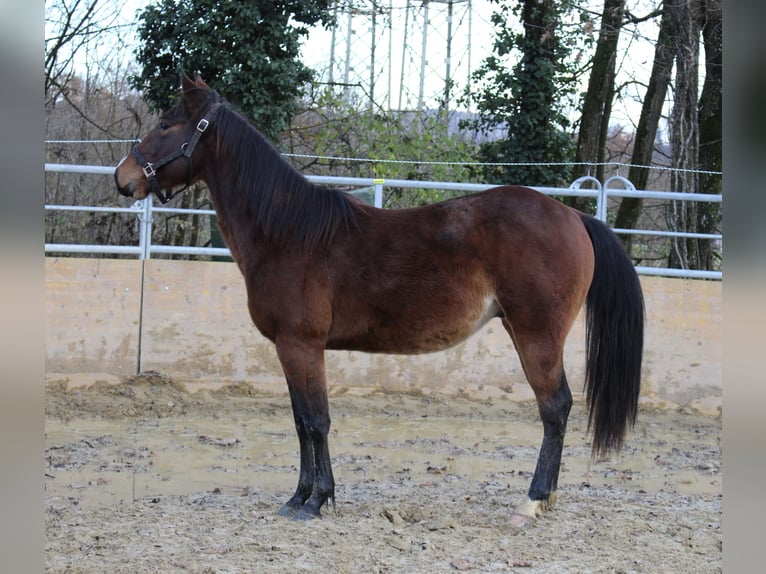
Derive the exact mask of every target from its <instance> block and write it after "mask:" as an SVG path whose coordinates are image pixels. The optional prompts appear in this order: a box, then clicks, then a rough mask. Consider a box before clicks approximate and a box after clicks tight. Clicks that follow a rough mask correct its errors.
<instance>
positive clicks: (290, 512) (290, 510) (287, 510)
mask: <svg viewBox="0 0 766 574" xmlns="http://www.w3.org/2000/svg"><path fill="white" fill-rule="evenodd" d="M299 510H300V508H299V507H296V506H293V505H291V504H285V505H284V506H282V508H280V509H279V510H278V511H277V516H284V517H285V518H293V517H294V516H295V515H296V514H297V513H298V511H299Z"/></svg>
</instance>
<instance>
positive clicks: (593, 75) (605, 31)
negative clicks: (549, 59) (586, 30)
mask: <svg viewBox="0 0 766 574" xmlns="http://www.w3.org/2000/svg"><path fill="white" fill-rule="evenodd" d="M624 12H625V0H605V2H604V11H603V14H602V16H601V30H600V31H599V35H598V41H597V43H596V52H595V54H594V56H593V62H592V65H591V71H590V76H589V80H588V90H587V91H586V92H585V98H584V100H583V105H582V115H581V116H580V130H579V133H578V136H577V151H576V153H575V161H576V162H577V163H578V164H587V163H598V164H603V162H604V152H605V150H606V138H607V134H608V132H609V119H610V116H611V110H612V100H613V99H614V75H615V62H616V60H617V42H618V40H619V37H620V30H621V29H622V24H623V14H624ZM587 170H588V166H587V165H578V166H575V168H574V172H573V174H572V176H573V177H575V178H576V177H580V176H583V175H586V171H587ZM593 175H595V177H596V178H598V179H599V180H600V181H604V166H603V165H598V166H597V167H596V170H595V173H594V174H593ZM582 203H584V204H587V203H588V202H587V201H586V202H582ZM581 207H582V206H581Z"/></svg>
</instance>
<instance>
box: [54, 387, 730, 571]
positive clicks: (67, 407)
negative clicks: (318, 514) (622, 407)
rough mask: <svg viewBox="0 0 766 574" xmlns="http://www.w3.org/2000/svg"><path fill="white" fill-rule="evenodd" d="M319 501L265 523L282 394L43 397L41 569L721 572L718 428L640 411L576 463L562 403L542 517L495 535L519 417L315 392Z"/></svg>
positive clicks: (449, 401)
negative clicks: (607, 444)
mask: <svg viewBox="0 0 766 574" xmlns="http://www.w3.org/2000/svg"><path fill="white" fill-rule="evenodd" d="M330 408H331V415H332V417H333V427H332V435H331V443H330V449H331V455H332V458H333V464H334V472H335V480H336V506H335V508H334V509H333V508H332V507H331V506H330V507H325V508H324V509H323V516H324V518H323V519H322V520H315V521H311V522H307V523H299V522H292V521H289V520H286V519H283V518H281V517H277V516H276V515H275V513H276V511H277V510H278V509H279V507H280V506H281V504H282V503H283V502H285V501H286V500H287V498H288V497H289V496H290V495H291V494H292V492H293V490H294V488H295V485H296V484H297V480H298V470H297V465H298V441H297V438H296V436H295V432H294V428H293V422H292V414H291V412H290V406H289V399H288V398H287V395H286V394H285V395H268V394H264V393H261V392H258V391H256V390H255V389H254V388H253V387H251V386H249V385H246V384H238V385H229V386H226V387H223V388H221V389H219V390H217V391H211V390H200V391H197V392H195V393H190V392H188V391H187V390H186V388H185V387H183V386H182V385H179V384H176V383H174V382H173V381H172V380H171V379H170V378H169V377H168V376H166V375H164V374H161V373H157V372H149V373H145V374H143V375H140V376H137V377H132V378H127V379H125V380H123V381H122V382H121V383H120V384H117V385H115V384H107V383H96V384H94V385H91V386H89V387H87V388H68V387H67V385H66V383H65V382H64V381H58V382H57V381H50V382H49V383H48V385H47V392H46V451H45V462H46V481H45V482H46V498H45V500H46V535H47V539H46V571H47V572H78V573H89V572H93V573H96V572H98V573H103V572H114V573H118V572H125V573H131V574H138V573H150V572H151V573H155V572H195V573H203V572H211V573H212V572H216V573H224V572H226V573H233V572H261V573H283V572H328V573H329V572H332V573H338V574H341V573H346V572H348V573H352V572H364V573H368V572H370V573H377V572H379V573H384V572H385V573H415V572H417V573H421V574H428V573H442V572H456V571H472V572H524V573H527V572H528V573H541V574H542V573H572V572H623V573H629V572H647V573H650V572H651V573H657V572H673V573H686V572H688V573H690V574H691V573H694V574H700V573H705V572H721V570H722V528H721V520H722V519H721V503H722V484H721V463H722V455H721V419H720V417H712V416H703V415H700V414H696V413H693V412H691V411H686V410H685V409H681V410H680V411H679V410H673V411H668V410H655V409H651V410H650V409H647V408H642V410H641V412H640V414H639V420H638V422H637V425H636V428H635V429H634V430H633V431H632V432H631V433H630V434H629V435H628V438H627V443H626V447H625V449H624V450H623V452H622V453H621V454H620V455H619V456H618V457H616V458H613V459H609V460H604V461H598V462H591V460H590V446H589V437H588V436H587V435H586V421H587V419H586V413H585V409H584V406H583V403H582V401H581V400H578V401H576V402H575V406H574V408H573V410H572V415H571V417H570V422H569V427H568V433H567V441H566V445H565V449H564V457H563V463H562V471H561V477H560V479H559V492H558V503H557V506H556V507H555V508H554V509H553V510H552V511H551V512H549V513H548V514H546V515H545V516H544V517H543V518H542V519H540V520H538V521H537V523H536V524H535V525H534V526H532V527H531V528H527V529H524V530H521V531H518V530H515V529H514V528H512V527H511V526H510V525H509V521H508V519H509V516H510V513H511V511H512V509H513V507H514V506H515V504H517V503H518V502H520V501H521V500H523V499H524V497H525V495H526V491H527V488H528V487H529V482H530V480H531V476H532V471H533V470H534V464H535V461H536V457H537V450H538V447H539V443H540V440H541V438H542V425H541V423H540V422H539V419H538V416H537V410H536V406H535V405H534V403H516V402H511V401H508V400H503V399H502V398H500V399H492V400H485V401H477V400H470V399H466V398H453V397H449V396H446V395H439V394H434V395H430V396H427V395H417V394H412V393H410V394H405V393H376V394H370V395H368V396H361V397H360V396H354V397H351V396H344V395H343V394H337V393H336V396H332V397H331V402H330Z"/></svg>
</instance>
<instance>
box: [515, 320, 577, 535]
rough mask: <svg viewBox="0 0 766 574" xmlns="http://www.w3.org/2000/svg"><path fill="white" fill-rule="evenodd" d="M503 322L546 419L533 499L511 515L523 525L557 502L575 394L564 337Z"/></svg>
mask: <svg viewBox="0 0 766 574" xmlns="http://www.w3.org/2000/svg"><path fill="white" fill-rule="evenodd" d="M503 323H504V325H505V327H506V329H507V330H508V332H509V333H510V334H511V337H512V338H513V341H514V344H515V346H516V350H517V352H518V354H519V357H520V358H521V363H522V366H523V368H524V373H525V374H526V376H527V380H528V381H529V384H530V386H531V387H532V389H533V390H534V392H535V398H536V399H537V406H538V410H539V412H540V418H541V419H542V421H543V441H542V445H541V446H540V452H539V454H538V458H537V466H536V468H535V474H534V476H533V478H532V484H531V485H530V487H529V499H528V500H527V501H525V502H524V503H522V504H520V505H519V506H517V507H516V509H515V510H514V513H513V516H512V517H511V523H512V524H514V525H516V526H519V527H523V526H526V525H527V524H528V523H529V522H530V521H531V520H533V519H535V518H538V517H539V516H541V515H542V514H543V513H544V512H545V511H546V510H548V509H549V508H551V507H552V506H553V505H554V504H555V502H556V488H557V486H558V477H559V468H560V466H561V452H562V450H563V448H564V434H565V433H566V426H567V419H568V417H569V411H570V409H571V407H572V394H571V392H570V391H569V385H568V384H567V380H566V375H565V374H564V367H563V337H556V336H555V335H554V337H553V339H551V338H550V336H551V335H552V333H551V332H550V331H548V333H547V336H546V337H543V336H541V335H539V334H538V333H545V332H546V331H545V330H542V331H538V330H536V331H535V333H534V334H531V333H530V332H524V331H523V330H518V329H516V330H514V329H513V328H512V326H511V325H510V323H509V322H508V321H507V320H505V319H504V320H503Z"/></svg>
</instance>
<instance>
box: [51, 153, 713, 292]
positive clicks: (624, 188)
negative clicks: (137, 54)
mask: <svg viewBox="0 0 766 574" xmlns="http://www.w3.org/2000/svg"><path fill="white" fill-rule="evenodd" d="M45 171H46V172H59V173H79V174H91V175H107V176H110V177H111V176H112V175H113V173H114V167H109V166H94V165H74V164H56V163H46V164H45ZM306 177H307V179H308V180H309V181H311V182H313V183H316V184H319V185H334V186H350V187H354V188H356V191H354V192H352V193H357V194H371V195H372V202H371V203H373V204H374V205H375V206H376V207H382V205H383V188H384V187H386V188H401V189H437V190H442V191H462V192H468V193H475V192H478V191H483V190H485V189H489V188H491V187H495V185H494V184H476V183H456V182H441V181H413V180H404V179H379V178H360V177H332V176H306ZM585 186H592V188H586V187H585ZM531 187H533V189H536V190H537V191H540V192H542V193H545V194H547V195H558V196H569V197H586V198H593V199H595V200H596V213H595V216H596V217H597V218H598V219H600V220H601V221H604V222H606V221H607V215H608V213H607V210H608V207H609V201H608V200H609V199H610V198H625V197H630V198H641V199H657V200H673V201H684V202H685V201H699V202H713V203H721V202H722V196H721V195H720V194H718V195H713V194H703V193H679V192H668V191H649V190H637V189H636V188H635V186H634V185H633V183H632V182H630V181H629V180H628V179H626V178H624V177H621V176H613V177H610V178H609V179H607V180H606V181H605V182H604V183H603V184H602V183H601V182H600V181H599V180H598V179H596V178H594V177H591V176H585V177H581V178H579V179H577V180H575V181H574V182H572V184H571V185H570V186H569V187H566V188H558V187H537V186H531ZM45 210H46V211H84V212H112V213H134V214H135V215H136V216H137V218H138V221H139V225H140V227H139V229H140V232H139V241H138V245H84V244H62V243H46V244H45V252H46V253H97V254H115V255H117V254H119V255H135V256H137V257H138V258H140V259H149V258H151V256H152V255H153V254H160V253H164V254H174V255H204V256H230V255H231V252H230V251H229V250H228V249H226V248H219V247H194V246H177V245H158V244H153V243H152V225H153V223H154V218H153V215H154V214H169V213H186V214H198V215H212V214H214V213H215V211H213V210H209V209H181V208H173V207H155V206H154V203H153V198H152V196H149V197H147V198H146V199H144V200H141V201H136V202H135V203H134V204H133V205H132V206H131V207H117V206H115V207H103V206H101V207H97V206H79V205H46V206H45ZM614 231H615V233H618V234H632V235H640V236H659V237H677V238H693V239H707V240H711V241H722V240H723V236H722V235H721V234H719V233H692V232H680V231H671V230H649V229H623V228H616V229H614ZM636 271H637V272H638V273H639V274H642V275H661V276H666V277H687V278H698V279H715V280H721V279H722V278H723V274H722V272H721V271H703V270H694V269H671V268H663V267H646V266H636Z"/></svg>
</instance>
